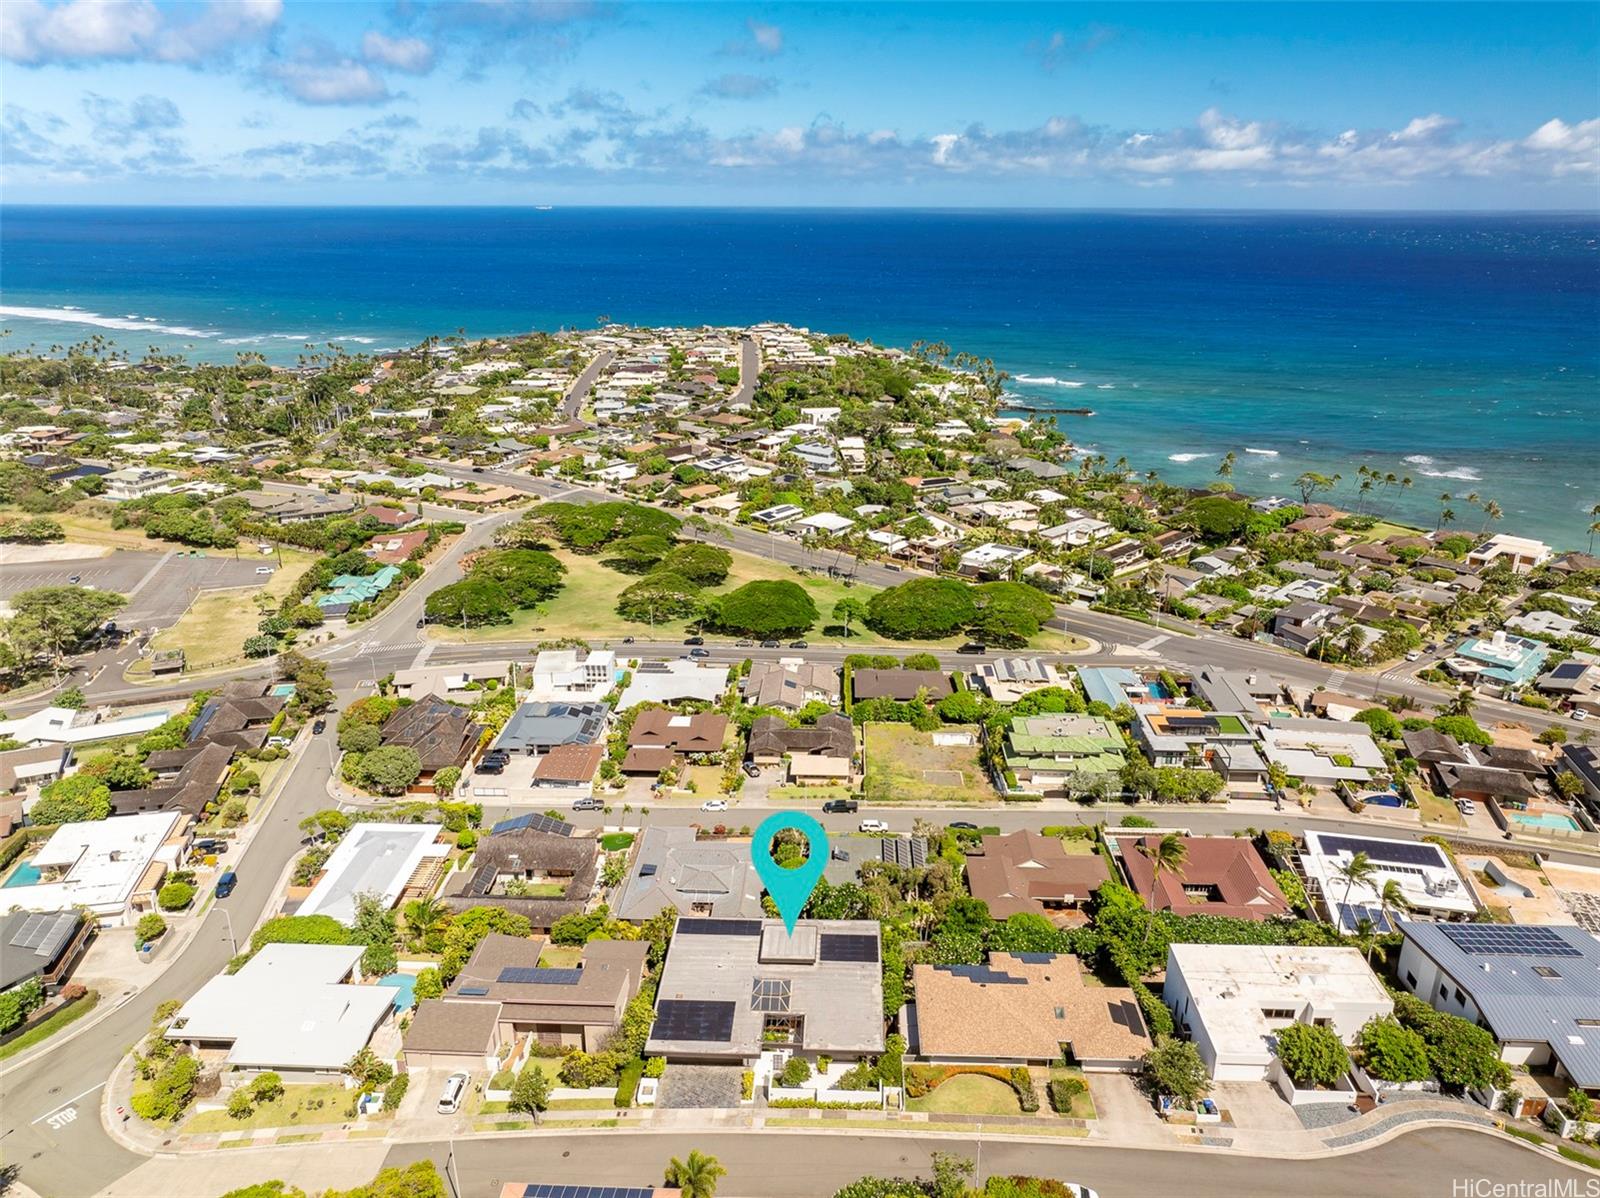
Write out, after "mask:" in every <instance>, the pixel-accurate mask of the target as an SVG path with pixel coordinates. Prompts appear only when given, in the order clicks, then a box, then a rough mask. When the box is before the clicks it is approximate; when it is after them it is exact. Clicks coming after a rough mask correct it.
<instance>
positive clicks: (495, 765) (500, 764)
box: [478, 753, 511, 774]
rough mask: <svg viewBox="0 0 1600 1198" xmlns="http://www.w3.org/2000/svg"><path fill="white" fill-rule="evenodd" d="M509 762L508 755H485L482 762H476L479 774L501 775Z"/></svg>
mask: <svg viewBox="0 0 1600 1198" xmlns="http://www.w3.org/2000/svg"><path fill="white" fill-rule="evenodd" d="M510 762H511V754H509V753H485V754H484V755H483V760H482V761H480V762H478V772H479V773H480V774H503V773H505V771H506V766H507V765H508V764H510Z"/></svg>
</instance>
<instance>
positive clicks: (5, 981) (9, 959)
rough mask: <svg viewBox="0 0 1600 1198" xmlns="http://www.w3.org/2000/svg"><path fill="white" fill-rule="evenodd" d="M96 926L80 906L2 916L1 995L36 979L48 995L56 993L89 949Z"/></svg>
mask: <svg viewBox="0 0 1600 1198" xmlns="http://www.w3.org/2000/svg"><path fill="white" fill-rule="evenodd" d="M96 926H97V925H96V924H95V921H94V920H92V919H88V918H86V917H85V916H84V913H83V912H82V911H80V910H78V909H76V908H70V909H68V910H65V911H10V912H7V913H6V914H5V915H0V994H4V993H6V992H7V991H9V990H11V989H13V988H14V987H17V986H21V985H23V984H24V983H25V982H29V981H33V980H35V979H37V980H38V982H39V986H40V988H41V989H42V990H43V991H44V993H45V994H46V995H53V994H55V993H56V992H57V991H59V990H60V989H61V987H62V985H63V984H64V983H65V982H66V981H67V979H68V978H69V977H71V976H72V971H73V969H74V968H76V967H77V964H78V962H79V961H81V960H82V959H83V954H84V953H85V952H87V951H88V949H89V944H90V942H91V941H93V939H94V937H95V931H96Z"/></svg>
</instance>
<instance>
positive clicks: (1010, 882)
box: [967, 829, 1111, 919]
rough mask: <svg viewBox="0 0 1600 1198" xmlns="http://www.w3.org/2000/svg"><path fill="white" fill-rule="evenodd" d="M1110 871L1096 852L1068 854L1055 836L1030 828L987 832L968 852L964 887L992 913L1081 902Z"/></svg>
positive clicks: (1035, 911) (1039, 910) (1039, 911)
mask: <svg viewBox="0 0 1600 1198" xmlns="http://www.w3.org/2000/svg"><path fill="white" fill-rule="evenodd" d="M1110 876H1111V875H1110V873H1109V872H1108V871H1107V869H1106V863H1105V861H1104V860H1103V859H1102V858H1101V857H1100V856H1099V854H1096V853H1088V854H1082V855H1077V854H1069V853H1068V852H1067V851H1066V848H1065V847H1064V846H1063V845H1062V843H1061V841H1059V840H1057V839H1056V838H1055V837H1053V836H1045V835H1043V834H1042V833H1039V832H1035V831H1033V830H1031V829H1024V830H1023V831H1020V832H1012V833H1010V834H1009V835H1006V836H985V837H984V838H983V843H982V847H981V850H980V851H979V852H978V853H976V854H974V855H972V856H969V857H968V858H967V888H968V890H970V891H971V893H972V897H973V898H976V899H982V900H983V901H984V902H985V903H987V904H988V907H989V914H990V915H991V916H993V917H994V918H995V919H1006V918H1008V917H1010V916H1012V915H1017V914H1019V913H1022V912H1027V913H1029V914H1032V915H1046V914H1048V913H1050V912H1052V911H1060V910H1063V909H1066V908H1070V907H1076V906H1079V905H1081V904H1083V903H1085V902H1087V901H1088V900H1089V898H1090V897H1091V896H1092V895H1093V894H1094V891H1095V890H1096V889H1097V888H1098V887H1099V886H1100V884H1101V883H1102V882H1105V881H1107V880H1108V879H1109V878H1110Z"/></svg>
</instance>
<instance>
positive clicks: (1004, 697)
mask: <svg viewBox="0 0 1600 1198" xmlns="http://www.w3.org/2000/svg"><path fill="white" fill-rule="evenodd" d="M973 677H974V678H976V679H977V680H978V685H979V686H981V687H983V691H984V693H985V694H986V695H988V696H989V697H990V698H991V699H993V700H995V701H996V702H998V703H1015V702H1016V701H1017V700H1018V699H1020V698H1022V696H1023V695H1026V694H1031V693H1032V692H1033V691H1036V690H1043V689H1044V688H1045V687H1049V686H1060V685H1061V684H1062V681H1063V679H1062V677H1061V674H1060V673H1059V672H1058V671H1057V670H1056V667H1055V665H1054V664H1053V663H1051V662H1048V661H1045V660H1044V659H1043V658H1039V657H1000V658H996V659H995V660H994V661H986V662H983V663H981V664H980V665H979V666H978V668H977V669H976V670H974V671H973Z"/></svg>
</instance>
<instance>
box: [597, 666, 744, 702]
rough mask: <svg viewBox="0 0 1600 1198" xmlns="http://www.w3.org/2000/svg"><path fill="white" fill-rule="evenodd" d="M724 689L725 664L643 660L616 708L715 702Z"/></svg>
mask: <svg viewBox="0 0 1600 1198" xmlns="http://www.w3.org/2000/svg"><path fill="white" fill-rule="evenodd" d="M727 689H728V667H727V666H719V665H712V664H711V663H710V662H699V661H692V660H686V659H680V660H678V661H646V662H641V663H640V665H639V668H638V669H636V670H635V671H634V672H633V677H632V678H631V679H630V680H629V682H628V687H627V689H626V690H624V691H623V692H622V697H621V698H619V699H618V700H617V710H618V711H627V710H628V708H630V707H637V706H638V705H639V704H641V703H683V702H698V703H715V702H716V701H717V700H718V699H720V698H722V695H723V692H725V691H726V690H727Z"/></svg>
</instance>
